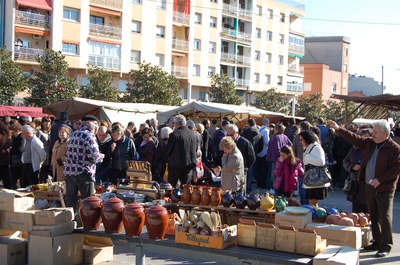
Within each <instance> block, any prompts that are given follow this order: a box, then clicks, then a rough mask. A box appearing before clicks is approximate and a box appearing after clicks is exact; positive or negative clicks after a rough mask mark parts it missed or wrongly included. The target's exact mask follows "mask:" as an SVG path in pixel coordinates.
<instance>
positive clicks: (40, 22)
mask: <svg viewBox="0 0 400 265" xmlns="http://www.w3.org/2000/svg"><path fill="white" fill-rule="evenodd" d="M15 23H16V24H22V25H28V26H34V27H49V25H50V23H49V16H47V15H42V14H36V13H32V12H26V11H20V10H15Z"/></svg>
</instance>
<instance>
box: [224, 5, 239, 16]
mask: <svg viewBox="0 0 400 265" xmlns="http://www.w3.org/2000/svg"><path fill="white" fill-rule="evenodd" d="M237 12H238V8H237V7H236V6H233V5H230V4H223V6H222V13H225V14H231V15H236V14H237Z"/></svg>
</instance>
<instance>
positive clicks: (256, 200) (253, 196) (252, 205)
mask: <svg viewBox="0 0 400 265" xmlns="http://www.w3.org/2000/svg"><path fill="white" fill-rule="evenodd" d="M247 207H249V209H250V210H257V209H258V207H260V196H259V195H258V193H253V192H252V193H250V194H249V195H248V196H247Z"/></svg>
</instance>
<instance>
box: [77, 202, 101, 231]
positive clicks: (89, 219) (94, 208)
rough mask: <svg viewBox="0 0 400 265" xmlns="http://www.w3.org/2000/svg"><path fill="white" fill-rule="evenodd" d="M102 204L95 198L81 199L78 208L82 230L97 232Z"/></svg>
mask: <svg viewBox="0 0 400 265" xmlns="http://www.w3.org/2000/svg"><path fill="white" fill-rule="evenodd" d="M102 202H103V201H102V200H101V199H100V198H99V197H96V196H89V197H87V198H85V199H83V201H82V203H81V205H80V208H79V214H80V217H81V220H82V223H83V229H84V230H88V231H90V230H99V228H100V224H101V204H102Z"/></svg>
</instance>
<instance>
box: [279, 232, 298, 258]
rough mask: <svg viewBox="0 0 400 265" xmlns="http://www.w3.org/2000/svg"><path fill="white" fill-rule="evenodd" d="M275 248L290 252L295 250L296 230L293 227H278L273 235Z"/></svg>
mask: <svg viewBox="0 0 400 265" xmlns="http://www.w3.org/2000/svg"><path fill="white" fill-rule="evenodd" d="M275 249H276V250H278V251H284V252H290V253H295V252H296V230H295V229H294V227H290V226H279V227H278V229H277V230H276V237H275Z"/></svg>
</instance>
